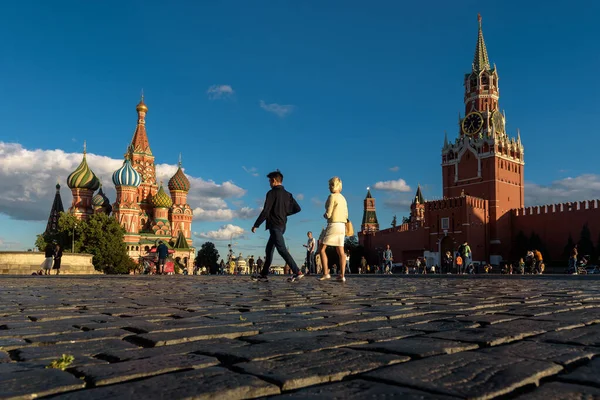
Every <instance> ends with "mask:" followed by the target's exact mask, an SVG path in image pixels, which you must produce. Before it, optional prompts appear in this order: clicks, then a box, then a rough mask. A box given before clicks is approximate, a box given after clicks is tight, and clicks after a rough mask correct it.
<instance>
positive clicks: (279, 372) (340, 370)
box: [235, 349, 410, 391]
mask: <svg viewBox="0 0 600 400" xmlns="http://www.w3.org/2000/svg"><path fill="white" fill-rule="evenodd" d="M409 359H410V358H409V357H405V356H400V355H384V354H378V353H369V352H361V351H354V350H339V349H332V350H323V351H319V352H313V353H306V354H301V355H298V356H284V357H279V358H276V359H273V360H266V361H255V362H248V363H241V364H236V365H235V367H237V368H239V369H241V370H242V371H244V372H245V373H248V374H251V375H256V376H258V377H260V378H263V379H265V380H267V381H269V382H276V383H277V384H278V385H279V386H280V387H281V389H282V390H284V391H285V390H292V389H297V388H301V387H305V386H312V385H316V384H319V383H323V382H335V381H339V380H341V379H342V378H344V377H346V376H349V375H356V374H360V373H361V372H366V371H370V370H373V369H376V368H379V367H383V366H387V365H392V364H397V363H401V362H405V361H408V360H409Z"/></svg>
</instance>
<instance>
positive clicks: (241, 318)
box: [240, 315, 248, 321]
mask: <svg viewBox="0 0 600 400" xmlns="http://www.w3.org/2000/svg"><path fill="white" fill-rule="evenodd" d="M247 319H248V318H244V317H242V316H241V315H240V321H245V320H247Z"/></svg>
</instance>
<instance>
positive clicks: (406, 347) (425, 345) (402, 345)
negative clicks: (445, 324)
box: [352, 337, 479, 358]
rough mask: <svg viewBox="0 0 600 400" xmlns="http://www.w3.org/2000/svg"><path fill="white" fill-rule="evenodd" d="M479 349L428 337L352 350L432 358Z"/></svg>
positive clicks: (468, 344)
mask: <svg viewBox="0 0 600 400" xmlns="http://www.w3.org/2000/svg"><path fill="white" fill-rule="evenodd" d="M478 347H479V346H478V345H476V344H474V343H461V342H453V341H451V340H443V339H432V338H427V337H415V338H406V339H401V340H392V341H387V342H377V343H370V344H365V345H360V346H352V348H353V349H356V350H367V351H379V352H384V353H395V354H404V355H407V356H411V357H416V358H424V357H430V356H434V355H439V354H453V353H458V352H461V351H467V350H474V349H477V348H478Z"/></svg>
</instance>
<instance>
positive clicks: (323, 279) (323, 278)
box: [319, 274, 331, 281]
mask: <svg viewBox="0 0 600 400" xmlns="http://www.w3.org/2000/svg"><path fill="white" fill-rule="evenodd" d="M329 279H331V275H329V274H327V275H323V276H322V277H320V278H319V280H320V281H326V280H329Z"/></svg>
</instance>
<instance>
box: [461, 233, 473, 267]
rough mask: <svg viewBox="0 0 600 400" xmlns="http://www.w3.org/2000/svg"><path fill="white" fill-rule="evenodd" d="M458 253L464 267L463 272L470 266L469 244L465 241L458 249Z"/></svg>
mask: <svg viewBox="0 0 600 400" xmlns="http://www.w3.org/2000/svg"><path fill="white" fill-rule="evenodd" d="M458 252H459V253H460V256H461V257H462V261H463V265H464V266H465V271H467V270H468V268H469V265H471V261H472V259H471V247H469V243H467V241H466V240H465V242H464V243H463V244H461V245H460V247H459V248H458Z"/></svg>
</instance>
